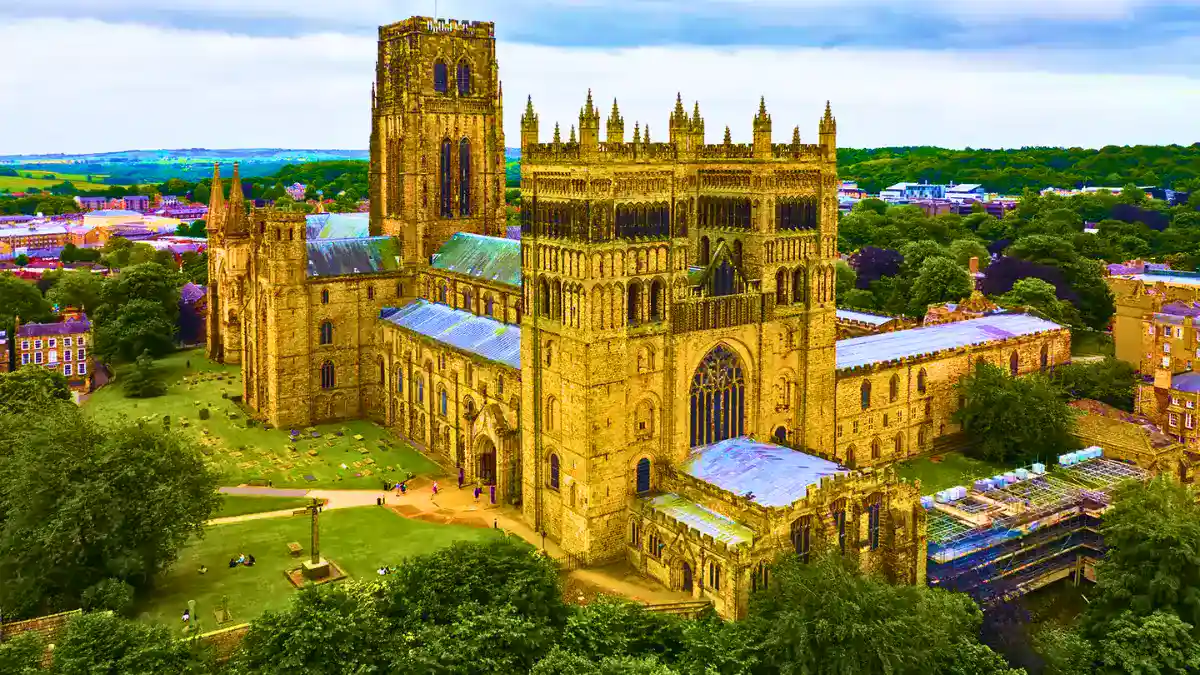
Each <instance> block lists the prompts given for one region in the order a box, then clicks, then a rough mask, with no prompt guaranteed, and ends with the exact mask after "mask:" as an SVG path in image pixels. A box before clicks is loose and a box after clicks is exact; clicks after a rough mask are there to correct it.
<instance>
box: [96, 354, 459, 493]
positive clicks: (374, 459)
mask: <svg viewBox="0 0 1200 675" xmlns="http://www.w3.org/2000/svg"><path fill="white" fill-rule="evenodd" d="M189 363H190V367H189V365H188V364H189ZM158 365H159V367H160V368H161V369H162V371H163V373H164V376H165V379H166V381H167V383H168V385H169V389H168V391H167V393H166V394H165V395H163V396H160V397H158V398H152V399H132V398H125V395H124V393H123V392H122V391H121V386H120V372H118V377H117V381H116V382H114V383H113V384H110V385H109V386H107V387H104V388H102V389H99V390H97V391H96V392H95V393H93V394H92V395H91V397H90V398H89V399H88V400H87V402H86V403H85V404H84V409H85V410H87V411H89V412H91V413H92V414H93V415H94V416H95V417H96V418H97V419H99V420H113V419H115V418H119V417H121V416H124V417H126V418H129V419H134V420H137V419H143V420H146V421H149V422H153V423H154V424H161V423H162V419H163V417H164V416H169V417H170V419H171V427H172V428H173V429H176V430H179V431H181V432H182V433H185V434H188V435H190V436H192V437H193V438H194V439H195V440H196V441H197V442H198V443H200V444H201V447H202V449H203V451H204V454H205V457H206V458H207V460H208V461H209V462H210V463H211V464H212V465H213V466H214V467H216V468H217V470H219V471H220V472H221V474H222V484H224V485H240V484H242V483H247V482H250V481H251V480H269V481H271V482H272V484H273V485H274V486H275V487H296V488H358V489H376V488H378V487H379V486H380V484H381V482H382V481H384V480H389V481H396V480H400V479H403V478H406V477H408V476H409V475H420V474H431V473H438V466H437V465H436V464H434V463H433V462H432V461H430V460H429V459H427V458H426V457H425V456H424V455H422V454H421V453H419V452H417V451H416V450H414V449H413V448H411V447H410V446H408V445H407V444H406V443H404V442H403V441H400V440H399V439H397V438H396V437H395V436H393V435H392V434H391V433H390V432H388V431H387V430H386V429H384V428H382V427H380V426H378V425H376V424H374V423H373V422H368V421H364V420H353V421H347V422H343V423H338V424H323V425H319V426H317V427H310V429H313V430H312V431H309V430H308V429H298V430H297V431H300V432H301V433H300V436H299V438H298V439H297V440H296V441H295V442H293V441H292V440H291V437H290V436H289V431H290V430H288V429H264V428H262V427H261V426H250V425H249V423H248V420H247V417H246V413H245V411H244V410H242V409H241V408H240V407H239V406H238V405H237V404H235V403H234V402H233V401H232V400H230V398H223V397H222V394H225V395H226V396H227V397H232V396H236V395H240V394H241V393H242V378H241V370H240V369H239V368H238V367H237V366H227V365H221V364H215V363H212V362H210V361H209V360H208V359H206V358H205V357H204V352H203V351H201V350H191V351H185V352H178V353H176V354H173V355H171V356H169V357H167V358H164V359H162V360H160V361H159V362H158ZM201 409H207V410H208V411H209V419H207V420H201V419H200V410H201ZM314 434H316V437H314Z"/></svg>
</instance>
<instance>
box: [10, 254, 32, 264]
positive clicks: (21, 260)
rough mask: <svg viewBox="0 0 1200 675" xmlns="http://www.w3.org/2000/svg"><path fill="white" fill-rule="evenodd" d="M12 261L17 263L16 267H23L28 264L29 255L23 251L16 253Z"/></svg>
mask: <svg viewBox="0 0 1200 675" xmlns="http://www.w3.org/2000/svg"><path fill="white" fill-rule="evenodd" d="M13 262H14V263H15V264H16V265H17V267H24V266H26V265H28V264H29V256H27V255H25V254H24V253H18V254H17V255H16V257H14V258H13Z"/></svg>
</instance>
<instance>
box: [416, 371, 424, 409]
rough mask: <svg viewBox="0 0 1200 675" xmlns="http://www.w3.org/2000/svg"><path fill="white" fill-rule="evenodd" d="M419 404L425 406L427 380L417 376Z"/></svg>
mask: <svg viewBox="0 0 1200 675" xmlns="http://www.w3.org/2000/svg"><path fill="white" fill-rule="evenodd" d="M417 403H420V404H421V405H425V378H423V377H421V376H420V375H417Z"/></svg>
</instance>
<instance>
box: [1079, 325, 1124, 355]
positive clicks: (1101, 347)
mask: <svg viewBox="0 0 1200 675" xmlns="http://www.w3.org/2000/svg"><path fill="white" fill-rule="evenodd" d="M1113 353H1114V348H1113V339H1112V337H1111V336H1109V335H1105V334H1104V333H1099V332H1095V331H1082V330H1073V331H1071V356H1112V355H1113Z"/></svg>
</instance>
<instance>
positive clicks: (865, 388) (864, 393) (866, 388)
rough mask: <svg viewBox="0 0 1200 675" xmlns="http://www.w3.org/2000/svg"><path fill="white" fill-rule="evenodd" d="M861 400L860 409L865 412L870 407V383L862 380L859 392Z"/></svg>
mask: <svg viewBox="0 0 1200 675" xmlns="http://www.w3.org/2000/svg"><path fill="white" fill-rule="evenodd" d="M859 394H860V396H861V398H862V409H863V410H866V409H867V408H870V407H871V381H870V380H863V383H862V388H861V390H860V392H859Z"/></svg>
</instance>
